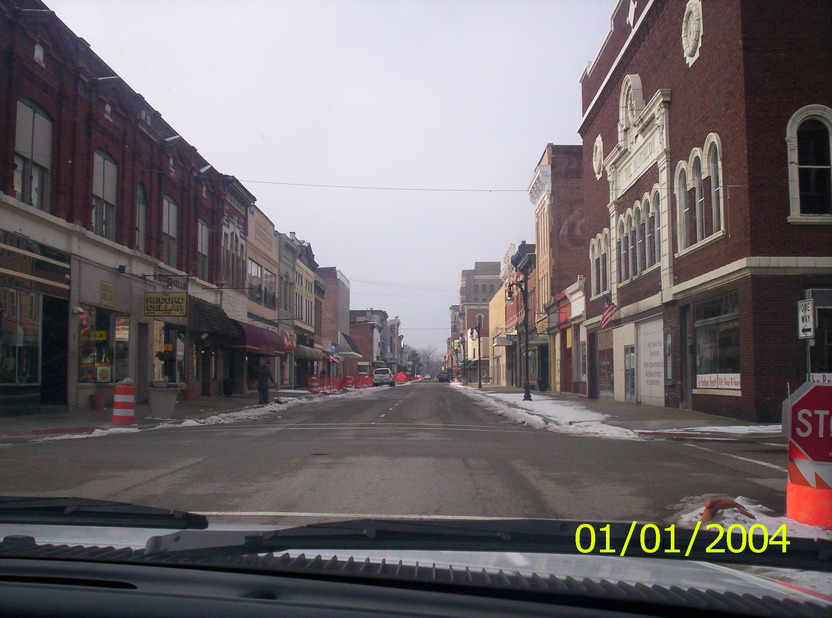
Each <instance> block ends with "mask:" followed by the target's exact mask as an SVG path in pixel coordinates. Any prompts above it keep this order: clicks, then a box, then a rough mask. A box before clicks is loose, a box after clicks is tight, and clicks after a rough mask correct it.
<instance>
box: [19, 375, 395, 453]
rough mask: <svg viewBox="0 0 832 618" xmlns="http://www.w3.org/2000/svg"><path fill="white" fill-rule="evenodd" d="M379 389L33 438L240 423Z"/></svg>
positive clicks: (73, 438) (289, 400) (97, 434)
mask: <svg viewBox="0 0 832 618" xmlns="http://www.w3.org/2000/svg"><path fill="white" fill-rule="evenodd" d="M303 392H306V391H303ZM378 392H381V391H377V390H376V389H370V388H364V389H357V390H353V391H345V392H343V393H334V394H330V395H316V396H313V397H305V398H296V399H288V400H284V402H283V403H270V404H267V405H265V406H261V405H254V406H247V407H245V408H242V409H239V410H234V411H232V412H223V413H221V414H214V415H213V416H207V417H205V418H186V419H184V420H182V421H179V420H178V419H175V420H170V419H167V420H166V421H164V422H160V423H159V424H158V425H155V426H153V427H147V428H145V429H142V428H140V427H111V428H109V429H96V430H95V431H93V432H92V433H73V434H62V435H58V436H46V437H43V438H39V439H37V440H34V441H35V442H49V441H52V440H80V439H81V438H102V437H104V436H111V435H115V434H121V433H136V432H139V431H151V430H159V429H175V428H178V427H201V426H202V425H227V424H230V423H239V422H242V421H250V420H256V419H260V418H268V417H270V416H273V415H274V414H275V412H282V411H284V410H287V409H289V408H293V407H295V406H300V405H307V404H310V403H318V402H321V401H326V400H329V399H332V398H333V397H339V398H341V397H366V396H368V395H369V394H371V393H378ZM278 418H280V417H278ZM148 420H151V419H148Z"/></svg>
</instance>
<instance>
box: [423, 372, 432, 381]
mask: <svg viewBox="0 0 832 618" xmlns="http://www.w3.org/2000/svg"><path fill="white" fill-rule="evenodd" d="M432 377H433V376H432V375H430V374H429V373H426V374H425V378H424V379H425V380H430V379H431V378H432Z"/></svg>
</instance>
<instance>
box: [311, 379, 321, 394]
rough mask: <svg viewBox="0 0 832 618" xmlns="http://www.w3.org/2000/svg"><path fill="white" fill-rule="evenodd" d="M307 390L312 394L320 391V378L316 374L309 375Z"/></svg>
mask: <svg viewBox="0 0 832 618" xmlns="http://www.w3.org/2000/svg"><path fill="white" fill-rule="evenodd" d="M309 392H310V393H311V394H313V395H318V394H319V393H320V392H321V380H320V378H318V377H317V376H309Z"/></svg>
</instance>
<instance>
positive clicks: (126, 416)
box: [113, 384, 136, 425]
mask: <svg viewBox="0 0 832 618" xmlns="http://www.w3.org/2000/svg"><path fill="white" fill-rule="evenodd" d="M135 423H136V387H134V386H128V385H124V384H117V385H116V387H115V390H114V394H113V424H114V425H134V424H135Z"/></svg>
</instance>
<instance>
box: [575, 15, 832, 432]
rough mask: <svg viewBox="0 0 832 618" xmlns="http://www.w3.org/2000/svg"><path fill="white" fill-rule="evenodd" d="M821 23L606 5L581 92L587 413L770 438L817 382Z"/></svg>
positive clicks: (828, 120) (826, 146)
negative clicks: (770, 429) (606, 18)
mask: <svg viewBox="0 0 832 618" xmlns="http://www.w3.org/2000/svg"><path fill="white" fill-rule="evenodd" d="M831 22H832V5H830V4H829V3H828V2H825V1H822V0H818V1H808V0H807V1H805V2H800V3H782V2H776V1H773V0H733V1H731V0H725V1H722V2H718V3H716V2H707V1H704V0H666V1H659V0H654V1H648V2H632V1H627V0H622V1H621V2H619V3H618V6H617V7H616V9H615V11H614V14H613V17H612V22H611V29H610V32H609V35H608V36H607V39H606V41H605V42H604V44H603V46H602V48H601V49H600V51H599V53H598V56H597V58H596V59H595V61H594V62H593V63H592V64H591V65H590V66H589V67H588V68H587V70H586V71H585V73H584V75H583V76H582V78H581V86H582V97H583V118H582V119H581V124H580V128H579V133H580V135H581V137H582V140H583V145H584V156H583V172H584V173H583V176H584V198H585V213H586V214H585V226H586V228H587V232H588V237H589V239H590V240H589V243H588V247H587V250H586V255H587V256H588V258H589V259H588V260H587V263H586V264H587V266H586V270H585V273H584V274H585V276H586V282H587V285H586V296H587V301H586V321H585V326H586V329H587V335H588V353H589V357H590V363H589V395H590V396H594V397H608V398H614V399H616V400H620V401H638V402H642V403H646V404H652V405H667V406H671V407H690V408H693V409H696V410H702V411H705V412H711V413H716V414H722V415H727V416H733V417H736V418H742V419H746V420H755V421H771V420H776V419H778V418H779V416H780V403H781V401H782V400H783V399H784V398H785V395H786V392H787V389H789V388H791V389H792V390H794V388H796V387H797V386H798V385H800V384H801V383H803V382H804V381H805V380H806V379H807V378H813V379H815V380H819V381H823V380H826V381H829V380H830V379H832V330H830V328H831V327H832V257H830V256H832V194H831V193H830V191H832V189H830V186H832V183H831V182H830V134H832V73H830V72H829V70H828V67H829V66H830V61H832V30H831V29H830V27H829V25H830V23H831ZM803 299H813V300H814V304H815V313H816V315H815V319H816V323H817V330H816V334H815V338H814V339H811V340H810V339H805V340H804V339H800V338H799V337H798V327H797V302H798V301H800V300H803ZM608 302H611V303H613V304H614V305H615V306H616V307H617V308H618V310H617V311H616V312H615V314H614V316H613V319H612V321H611V322H610V323H609V324H605V328H601V327H600V326H601V320H602V313H603V311H604V308H605V305H606V304H607V303H608Z"/></svg>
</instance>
